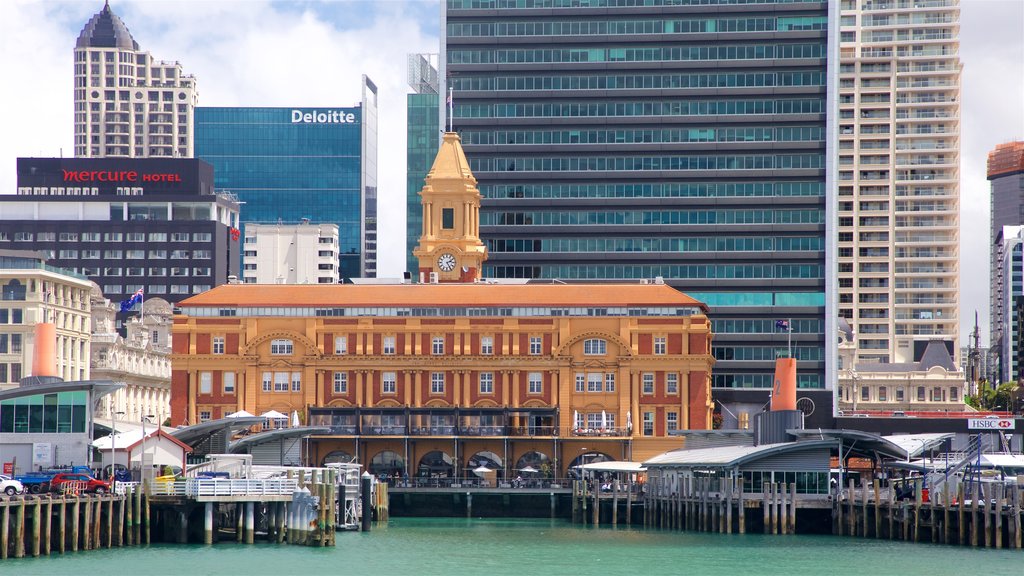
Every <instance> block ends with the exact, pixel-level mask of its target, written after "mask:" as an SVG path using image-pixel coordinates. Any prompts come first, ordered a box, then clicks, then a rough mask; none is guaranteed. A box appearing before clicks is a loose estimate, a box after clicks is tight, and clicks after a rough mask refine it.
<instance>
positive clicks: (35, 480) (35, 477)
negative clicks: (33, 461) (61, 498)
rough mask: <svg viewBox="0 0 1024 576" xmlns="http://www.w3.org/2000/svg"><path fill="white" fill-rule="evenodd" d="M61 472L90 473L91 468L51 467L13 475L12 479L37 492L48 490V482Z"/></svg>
mask: <svg viewBox="0 0 1024 576" xmlns="http://www.w3.org/2000/svg"><path fill="white" fill-rule="evenodd" d="M61 473H73V474H85V475H89V476H91V475H92V469H91V468H89V467H88V466H71V467H69V468H51V469H49V470H40V471H38V472H29V473H27V474H21V475H19V476H15V477H14V479H15V480H17V481H18V482H21V483H22V484H23V485H24V486H25V491H26V492H30V493H32V494H39V493H40V492H49V491H50V482H51V480H53V477H54V476H56V475H57V474H61Z"/></svg>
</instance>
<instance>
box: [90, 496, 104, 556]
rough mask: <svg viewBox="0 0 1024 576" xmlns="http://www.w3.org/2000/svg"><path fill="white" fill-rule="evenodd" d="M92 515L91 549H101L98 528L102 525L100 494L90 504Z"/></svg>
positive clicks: (101, 497) (101, 500) (101, 499)
mask: <svg viewBox="0 0 1024 576" xmlns="http://www.w3.org/2000/svg"><path fill="white" fill-rule="evenodd" d="M92 507H93V514H92V547H93V548H102V547H103V545H102V543H101V541H100V527H101V526H102V524H103V496H102V495H100V494H97V495H96V498H94V499H93V502H92Z"/></svg>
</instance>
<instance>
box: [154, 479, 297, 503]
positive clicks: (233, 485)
mask: <svg viewBox="0 0 1024 576" xmlns="http://www.w3.org/2000/svg"><path fill="white" fill-rule="evenodd" d="M298 486H299V483H298V482H297V481H296V480H288V479H270V480H246V479H224V478H188V479H185V480H174V481H167V482H164V481H155V482H153V495H154V496H187V497H193V498H194V497H209V496H290V495H291V494H292V493H294V492H295V490H296V489H298Z"/></svg>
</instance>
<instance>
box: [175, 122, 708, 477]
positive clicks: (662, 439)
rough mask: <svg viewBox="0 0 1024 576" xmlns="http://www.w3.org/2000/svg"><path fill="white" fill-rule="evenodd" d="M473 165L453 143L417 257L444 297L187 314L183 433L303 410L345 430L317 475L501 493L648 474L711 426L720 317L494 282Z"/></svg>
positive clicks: (668, 292)
mask: <svg viewBox="0 0 1024 576" xmlns="http://www.w3.org/2000/svg"><path fill="white" fill-rule="evenodd" d="M467 166H468V162H467V161H466V156H465V154H464V153H463V151H462V149H461V146H460V144H459V138H458V136H457V135H455V134H451V133H449V134H446V135H445V137H444V141H443V142H442V144H441V146H440V149H439V151H438V154H437V158H436V160H435V162H434V164H433V166H432V167H431V169H430V172H429V174H428V176H427V179H426V183H425V185H424V186H423V189H422V192H421V199H422V207H421V209H422V213H423V215H424V226H423V233H422V235H421V236H420V244H419V246H418V247H417V249H416V253H417V258H418V262H419V264H418V267H419V269H420V271H426V270H429V273H430V274H432V275H434V277H435V279H436V282H433V283H425V284H424V283H404V284H379V283H375V282H373V281H369V280H367V281H365V282H361V283H357V284H356V285H340V286H337V285H336V286H251V285H245V284H240V285H229V286H221V287H219V288H216V289H214V290H212V291H210V292H207V293H206V294H202V295H198V296H196V297H194V298H191V299H189V300H188V301H187V302H185V303H183V306H182V315H181V316H178V317H176V318H175V322H174V371H173V375H172V391H173V393H172V424H182V423H185V422H188V423H195V422H197V421H198V422H201V421H204V420H210V419H215V418H221V417H224V416H226V415H227V414H230V413H233V412H236V411H238V410H247V411H248V412H250V413H252V414H259V413H263V412H265V411H267V410H271V409H273V410H277V411H279V412H281V413H285V414H287V413H290V412H292V411H302V413H303V414H304V416H305V417H304V420H303V421H304V422H306V423H309V424H313V425H316V426H325V427H328V428H330V431H329V433H327V434H320V435H316V436H313V437H311V438H310V439H309V450H308V452H307V454H308V458H309V461H310V463H316V464H318V465H319V464H324V463H327V462H332V461H350V460H353V459H357V460H358V461H359V462H362V463H365V465H367V467H368V469H369V471H370V472H372V473H375V474H395V473H400V474H404V475H407V476H424V475H427V476H438V475H439V476H449V477H451V476H454V477H463V476H466V475H467V472H468V471H470V470H473V469H474V468H476V467H477V466H479V465H481V464H486V465H487V466H488V467H490V468H491V470H494V471H496V472H497V473H498V476H499V477H504V478H508V477H509V475H511V474H517V473H522V471H523V469H525V468H528V467H532V468H533V469H534V470H535V471H536V472H535V474H544V475H546V476H548V477H564V476H565V474H566V473H567V472H568V471H569V470H570V469H571V467H572V466H574V465H576V464H579V463H580V461H581V459H582V458H585V457H589V458H590V459H591V461H593V460H597V459H601V458H603V459H611V460H643V459H645V458H648V457H650V456H653V455H655V454H659V453H661V452H663V451H665V450H668V449H670V448H672V447H678V442H679V440H678V438H675V437H674V436H672V432H674V431H676V430H684V429H690V428H693V429H707V428H710V427H711V422H712V419H711V418H712V404H711V388H710V383H711V367H712V365H713V364H714V359H713V358H712V357H711V331H710V328H711V326H710V322H709V321H708V318H707V308H706V307H705V306H704V305H703V304H702V303H700V302H698V301H696V300H694V299H693V298H691V297H689V296H687V295H685V294H682V293H681V292H679V291H677V290H675V289H673V288H671V287H669V286H667V285H665V284H664V283H660V284H657V283H656V284H640V283H632V284H630V285H616V284H594V285H588V286H586V287H581V286H576V285H570V284H564V283H562V284H530V285H524V284H523V283H519V282H506V283H498V282H496V281H491V282H480V281H479V277H478V274H479V270H480V267H479V262H478V261H477V260H476V258H477V257H478V256H479V255H480V252H479V251H478V250H477V249H478V248H482V244H481V242H480V239H479V235H478V234H477V231H476V227H477V223H478V222H479V220H478V218H477V216H476V210H473V209H472V205H473V203H474V200H475V202H477V203H478V202H479V193H478V192H477V191H476V187H475V179H474V178H473V174H472V172H471V171H470V170H469V169H468V167H467ZM457 191H461V196H458V197H457V198H456V193H457ZM448 210H451V211H450V212H448ZM444 231H452V233H451V234H447V235H444V238H443V241H441V242H439V236H441V235H442V234H443V232H444ZM483 257H484V258H486V252H483ZM463 269H468V270H469V272H462V271H461V270H463ZM474 271H475V274H474ZM450 276H455V277H460V278H461V281H451V282H445V281H446V280H450V279H451V278H450ZM211 319H212V320H215V321H216V322H217V323H216V324H215V325H214V324H212V323H211ZM307 408H308V410H307Z"/></svg>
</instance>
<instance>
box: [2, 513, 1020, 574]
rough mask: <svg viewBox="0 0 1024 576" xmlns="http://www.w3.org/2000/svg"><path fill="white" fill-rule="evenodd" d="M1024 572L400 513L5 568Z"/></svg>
mask: <svg viewBox="0 0 1024 576" xmlns="http://www.w3.org/2000/svg"><path fill="white" fill-rule="evenodd" d="M171 573H173V574H180V575H185V576H201V575H207V574H210V575H217V576H233V575H243V576H257V575H262V574H272V575H275V576H278V575H285V574H297V575H304V576H307V575H308V576H321V575H329V574H358V575H363V574H387V575H393V576H409V575H417V576H418V575H423V574H427V575H430V574H438V575H445V576H453V575H460V574H471V575H484V576H499V575H505V574H508V575H515V576H543V575H549V574H550V575H559V576H561V575H576V574H580V575H590V574H598V575H601V576H610V575H617V574H629V575H647V574H723V575H727V576H739V575H746V574H751V575H759V576H761V575H769V574H780V575H783V574H784V575H788V576H797V575H802V574H813V575H817V574H828V575H830V576H838V575H846V574H849V575H856V576H874V575H878V574H899V575H901V576H903V575H908V574H922V575H930V576H933V575H944V574H950V575H953V574H956V575H974V574H1024V551H1012V550H998V551H997V550H978V549H968V548H959V547H953V546H937V545H931V544H905V543H898V542H889V541H875V540H862V539H857V538H838V537H832V536H762V535H744V536H740V535H719V534H692V533H678V532H659V531H653V530H646V531H645V530H640V529H621V528H620V529H611V528H601V529H596V530H595V529H593V528H579V527H574V526H572V525H571V524H568V523H566V522H564V521H548V520H464V519H451V518H398V519H392V520H391V523H390V525H389V526H387V527H379V528H377V529H376V530H374V531H373V532H371V533H368V534H367V533H354V532H349V533H344V532H342V533H338V540H337V547H335V548H318V549H314V548H300V547H294V546H277V545H272V544H257V545H255V546H245V545H239V544H234V543H219V544H216V545H214V546H212V547H208V546H200V545H189V546H179V545H173V544H161V545H154V546H150V547H148V548H125V549H120V550H117V549H115V550H99V551H89V552H78V553H75V554H65V555H64V556H59V555H58V556H52V557H49V558H42V557H40V558H26V559H22V560H11V559H8V560H6V561H3V562H2V563H0V575H3V576H6V575H8V574H9V575H12V576H14V575H16V576H32V575H36V574H46V575H51V574H60V575H68V576H107V575H112V574H132V575H140V576H141V575H149V574H171Z"/></svg>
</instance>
